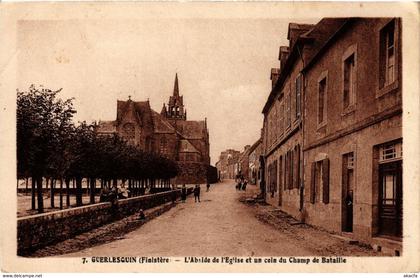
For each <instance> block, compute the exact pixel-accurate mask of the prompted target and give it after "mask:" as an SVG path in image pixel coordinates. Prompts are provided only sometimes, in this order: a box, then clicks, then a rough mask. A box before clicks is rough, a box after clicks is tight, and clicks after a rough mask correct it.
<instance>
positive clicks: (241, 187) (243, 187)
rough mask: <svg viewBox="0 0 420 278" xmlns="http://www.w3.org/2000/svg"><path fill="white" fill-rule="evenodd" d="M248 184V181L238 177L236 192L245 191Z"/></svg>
mask: <svg viewBox="0 0 420 278" xmlns="http://www.w3.org/2000/svg"><path fill="white" fill-rule="evenodd" d="M247 184H248V180H247V179H245V178H244V177H240V178H237V179H236V186H235V187H236V190H243V191H246V185H247Z"/></svg>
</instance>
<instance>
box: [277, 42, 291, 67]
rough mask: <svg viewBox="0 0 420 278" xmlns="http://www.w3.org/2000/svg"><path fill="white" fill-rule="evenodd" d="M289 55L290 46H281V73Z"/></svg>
mask: <svg viewBox="0 0 420 278" xmlns="http://www.w3.org/2000/svg"><path fill="white" fill-rule="evenodd" d="M288 56H289V47H287V46H280V51H279V60H280V70H279V73H280V72H281V71H282V70H283V68H284V64H285V63H286V60H287V57H288Z"/></svg>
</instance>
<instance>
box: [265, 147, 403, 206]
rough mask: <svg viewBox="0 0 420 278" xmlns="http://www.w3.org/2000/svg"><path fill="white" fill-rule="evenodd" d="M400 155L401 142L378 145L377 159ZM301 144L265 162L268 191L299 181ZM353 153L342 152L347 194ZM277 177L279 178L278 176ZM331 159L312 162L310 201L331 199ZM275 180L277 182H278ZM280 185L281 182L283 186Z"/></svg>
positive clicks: (383, 160)
mask: <svg viewBox="0 0 420 278" xmlns="http://www.w3.org/2000/svg"><path fill="white" fill-rule="evenodd" d="M400 159H402V142H397V143H395V142H391V143H386V144H383V145H381V146H380V147H379V163H389V162H393V161H396V160H400ZM301 165H302V161H301V153H300V145H296V146H295V148H294V149H291V150H289V151H288V152H286V153H285V154H284V155H281V156H280V157H279V159H278V160H275V161H273V162H272V163H270V164H269V165H268V180H267V192H268V193H271V194H274V193H275V192H277V188H283V190H290V189H294V188H299V187H300V185H301V168H300V167H301ZM354 165H355V156H354V153H353V152H350V153H347V154H344V155H343V167H342V169H343V185H344V187H345V191H346V192H343V194H345V195H346V196H347V197H346V198H353V190H354V176H353V171H354V168H355V166H354ZM277 178H278V179H277ZM329 179H330V160H329V159H328V158H324V159H322V160H319V161H314V162H312V163H311V177H310V192H309V195H310V196H309V198H310V202H311V203H312V204H315V203H321V202H322V203H324V204H328V203H329V201H330V180H329ZM277 181H279V182H280V184H279V186H277ZM282 185H283V186H282Z"/></svg>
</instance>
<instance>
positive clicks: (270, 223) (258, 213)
mask: <svg viewBox="0 0 420 278" xmlns="http://www.w3.org/2000/svg"><path fill="white" fill-rule="evenodd" d="M203 189H204V188H202V192H203V191H204V192H203V193H202V196H201V202H200V203H195V202H194V198H188V199H187V201H186V203H179V204H178V205H177V206H176V207H174V208H172V209H171V210H170V211H168V212H166V213H165V214H163V215H161V216H159V217H157V218H155V219H153V220H151V221H150V222H148V223H146V224H144V225H143V226H142V227H140V228H138V229H136V230H135V231H132V232H130V233H127V234H125V236H124V237H123V238H122V239H121V240H117V241H113V242H110V243H106V244H103V245H98V246H94V247H91V248H87V249H84V250H82V251H79V252H75V253H69V254H65V255H64V256H67V257H69V256H70V257H82V256H181V257H182V256H310V255H317V256H346V255H352V256H377V255H379V254H377V253H376V252H374V251H373V250H372V249H369V248H367V247H363V246H358V245H350V244H349V243H348V242H346V241H345V240H344V239H342V238H338V237H335V236H333V235H331V234H330V233H327V232H325V231H322V230H319V229H314V228H312V227H310V226H307V225H292V224H291V223H290V221H288V219H289V218H288V217H287V216H286V215H282V214H281V213H280V212H279V211H278V210H275V209H274V208H273V207H271V206H261V205H247V204H245V203H243V202H240V199H244V198H245V197H246V195H247V194H248V195H249V194H250V193H249V191H248V193H245V192H238V191H236V190H235V188H234V183H233V181H224V182H223V183H219V184H215V185H212V188H211V189H210V192H205V190H203ZM250 189H252V186H251V187H250Z"/></svg>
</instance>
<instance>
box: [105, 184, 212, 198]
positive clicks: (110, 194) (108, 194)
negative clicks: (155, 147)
mask: <svg viewBox="0 0 420 278" xmlns="http://www.w3.org/2000/svg"><path fill="white" fill-rule="evenodd" d="M206 188H207V190H206V191H207V192H208V191H210V183H207V185H206ZM175 189H176V186H175V185H172V190H175ZM200 193H201V188H200V185H199V184H196V185H195V187H194V189H193V194H194V201H195V202H201V200H200ZM187 195H188V190H187V187H186V185H185V184H183V185H182V187H181V201H182V202H183V203H185V200H186V199H187ZM129 196H130V191H129V190H128V189H127V188H126V187H125V184H124V183H122V184H121V185H119V186H117V187H114V186H113V187H111V188H109V187H104V188H103V189H102V190H101V193H100V202H111V203H114V202H116V201H117V200H118V199H126V198H128V197H129Z"/></svg>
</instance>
